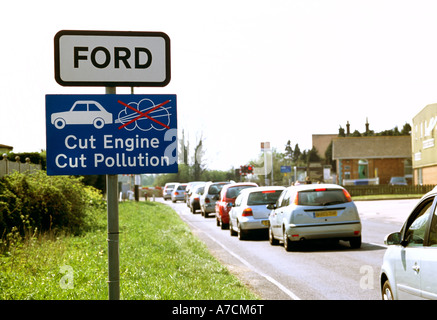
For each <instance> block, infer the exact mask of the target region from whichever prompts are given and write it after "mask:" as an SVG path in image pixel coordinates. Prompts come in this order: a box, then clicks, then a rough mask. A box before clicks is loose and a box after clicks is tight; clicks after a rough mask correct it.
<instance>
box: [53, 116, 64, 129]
mask: <svg viewBox="0 0 437 320" xmlns="http://www.w3.org/2000/svg"><path fill="white" fill-rule="evenodd" d="M54 125H55V127H56V129H64V127H65V120H64V119H62V118H57V119H56V120H55V122H54Z"/></svg>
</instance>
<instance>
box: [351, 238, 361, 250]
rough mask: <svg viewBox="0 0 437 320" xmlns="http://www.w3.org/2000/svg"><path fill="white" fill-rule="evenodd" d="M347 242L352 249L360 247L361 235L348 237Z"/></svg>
mask: <svg viewBox="0 0 437 320" xmlns="http://www.w3.org/2000/svg"><path fill="white" fill-rule="evenodd" d="M349 244H350V246H351V248H352V249H359V248H361V237H357V238H353V239H350V240H349Z"/></svg>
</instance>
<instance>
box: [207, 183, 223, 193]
mask: <svg viewBox="0 0 437 320" xmlns="http://www.w3.org/2000/svg"><path fill="white" fill-rule="evenodd" d="M225 184H226V183H222V184H212V185H211V186H210V187H209V189H208V193H209V194H219V193H220V191H222V189H223V186H224V185H225Z"/></svg>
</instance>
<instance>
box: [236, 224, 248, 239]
mask: <svg viewBox="0 0 437 320" xmlns="http://www.w3.org/2000/svg"><path fill="white" fill-rule="evenodd" d="M237 230H238V231H237V235H238V240H246V239H247V231H246V230H243V229H241V226H240V224H239V223H238V222H237Z"/></svg>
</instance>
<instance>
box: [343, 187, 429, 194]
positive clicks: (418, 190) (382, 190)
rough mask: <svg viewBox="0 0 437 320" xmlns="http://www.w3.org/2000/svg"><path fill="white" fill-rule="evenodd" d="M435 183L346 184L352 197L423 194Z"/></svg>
mask: <svg viewBox="0 0 437 320" xmlns="http://www.w3.org/2000/svg"><path fill="white" fill-rule="evenodd" d="M434 187H435V185H408V186H390V185H367V186H345V188H346V189H347V191H349V193H350V195H351V196H352V197H354V196H369V195H381V194H420V195H423V194H425V193H427V192H429V191H431V190H432V189H434Z"/></svg>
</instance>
